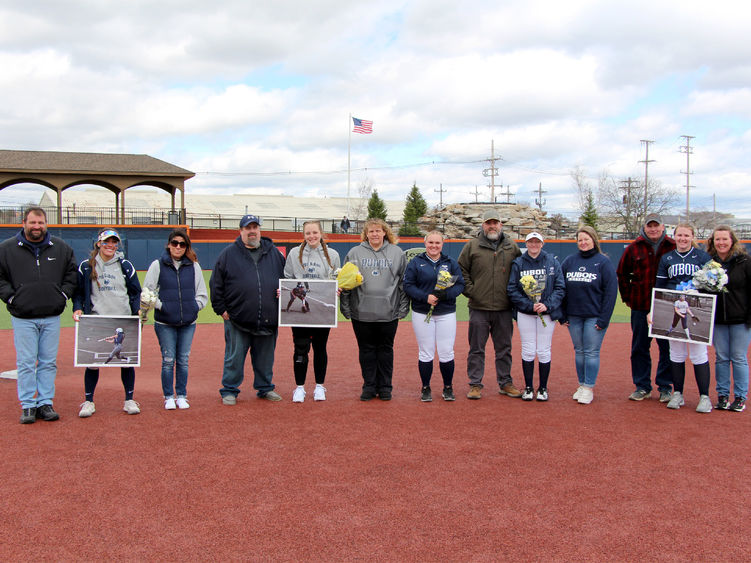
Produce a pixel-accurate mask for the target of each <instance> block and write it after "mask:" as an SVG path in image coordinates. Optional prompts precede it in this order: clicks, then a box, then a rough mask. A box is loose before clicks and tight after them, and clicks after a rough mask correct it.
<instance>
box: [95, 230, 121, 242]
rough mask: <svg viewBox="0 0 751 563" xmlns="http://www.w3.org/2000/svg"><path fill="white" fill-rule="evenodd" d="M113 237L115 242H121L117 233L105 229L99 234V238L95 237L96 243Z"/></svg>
mask: <svg viewBox="0 0 751 563" xmlns="http://www.w3.org/2000/svg"><path fill="white" fill-rule="evenodd" d="M113 237H114V238H116V239H117V240H121V239H120V235H119V234H117V231H116V230H115V229H107V230H105V231H102V232H101V233H99V236H98V237H97V241H98V242H104V241H105V240H107V239H108V238H113Z"/></svg>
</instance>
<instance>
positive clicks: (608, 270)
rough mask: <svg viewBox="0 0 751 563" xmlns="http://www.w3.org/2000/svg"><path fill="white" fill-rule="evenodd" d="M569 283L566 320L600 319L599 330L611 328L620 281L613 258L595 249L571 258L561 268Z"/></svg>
mask: <svg viewBox="0 0 751 563" xmlns="http://www.w3.org/2000/svg"><path fill="white" fill-rule="evenodd" d="M561 270H562V271H563V276H564V279H565V280H566V297H565V298H564V300H563V319H562V320H561V322H565V321H566V320H568V317H585V318H591V317H597V326H599V327H600V328H602V329H604V328H606V327H607V326H608V325H609V324H610V317H611V316H612V315H613V309H614V308H615V300H616V297H617V296H618V278H617V276H616V273H615V268H614V267H613V263H612V262H611V261H610V258H608V257H607V256H605V255H604V254H600V253H599V252H596V251H595V250H594V249H591V250H587V251H585V252H581V251H579V252H577V253H576V254H571V255H570V256H567V257H566V258H565V259H564V260H563V263H562V264H561Z"/></svg>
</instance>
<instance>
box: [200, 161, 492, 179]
mask: <svg viewBox="0 0 751 563" xmlns="http://www.w3.org/2000/svg"><path fill="white" fill-rule="evenodd" d="M484 161H485V159H480V160H466V161H450V160H442V161H435V160H433V161H430V162H415V163H411V164H393V165H390V166H369V167H364V168H352V169H351V170H353V171H356V172H366V171H368V170H396V169H402V168H415V167H418V166H444V165H457V164H458V165H464V164H477V163H478V162H484ZM344 172H347V169H346V168H343V169H338V170H337V169H335V170H279V171H275V172H251V171H240V172H215V171H203V172H197V174H202V175H205V176H297V175H310V174H326V175H329V174H342V173H344Z"/></svg>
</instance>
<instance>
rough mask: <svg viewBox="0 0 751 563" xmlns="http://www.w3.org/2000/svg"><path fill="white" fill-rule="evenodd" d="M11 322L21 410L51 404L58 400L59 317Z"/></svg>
mask: <svg viewBox="0 0 751 563" xmlns="http://www.w3.org/2000/svg"><path fill="white" fill-rule="evenodd" d="M11 322H12V323H13V343H14V344H15V345H16V367H17V368H18V400H19V401H21V408H23V409H28V408H33V407H36V406H42V405H51V404H52V399H53V398H54V397H55V376H56V375H57V347H58V344H60V317H59V316H57V317H42V318H39V319H19V318H17V317H13V316H11ZM34 395H36V397H34Z"/></svg>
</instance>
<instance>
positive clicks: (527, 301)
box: [507, 233, 566, 401]
mask: <svg viewBox="0 0 751 563" xmlns="http://www.w3.org/2000/svg"><path fill="white" fill-rule="evenodd" d="M525 241H526V243H527V252H525V253H524V254H522V255H521V256H519V257H518V258H516V259H515V260H514V262H513V263H512V264H511V275H510V276H509V282H508V289H507V293H508V296H509V298H510V299H511V302H512V303H513V304H514V308H515V309H516V311H517V314H516V324H517V326H518V327H519V335H520V337H521V341H522V372H523V373H524V385H525V387H524V393H522V399H523V400H525V401H531V400H532V399H534V397H535V392H534V387H533V377H534V371H535V355H536V356H537V363H538V366H539V367H538V369H539V371H540V386H539V387H538V388H537V400H538V401H547V400H548V376H549V375H550V350H551V347H552V345H553V331H554V330H555V321H557V320H558V319H560V318H561V316H562V312H561V302H562V301H563V297H564V296H565V295H566V283H565V282H564V281H563V272H562V271H561V265H560V264H559V263H558V260H556V258H555V256H553V255H552V254H548V253H547V252H545V251H544V250H543V249H542V246H543V244H544V239H543V238H542V235H541V234H540V233H529V234H528V235H527V238H526V239H525ZM524 276H531V277H532V278H534V279H535V281H536V282H537V284H538V286H540V287H543V290H542V294H541V295H540V297H539V298H538V299H537V300H535V301H533V300H532V299H531V298H530V297H529V296H528V295H527V294H526V293H525V292H524V289H523V287H522V285H521V284H520V283H519V280H520V279H521V278H522V277H524Z"/></svg>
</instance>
